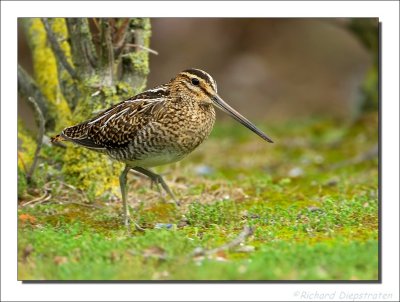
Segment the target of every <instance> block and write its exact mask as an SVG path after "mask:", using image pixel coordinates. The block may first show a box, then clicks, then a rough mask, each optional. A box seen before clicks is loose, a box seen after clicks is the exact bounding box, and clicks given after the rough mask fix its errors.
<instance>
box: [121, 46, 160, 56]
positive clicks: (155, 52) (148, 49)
mask: <svg viewBox="0 0 400 302" xmlns="http://www.w3.org/2000/svg"><path fill="white" fill-rule="evenodd" d="M125 46H127V47H137V48H140V49H143V50H145V51H148V52H150V53H152V54H155V55H156V56H157V55H158V51H156V50H154V49H151V48H148V47H146V46H143V45H139V44H132V43H127V44H125Z"/></svg>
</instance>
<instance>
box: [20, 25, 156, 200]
mask: <svg viewBox="0 0 400 302" xmlns="http://www.w3.org/2000/svg"><path fill="white" fill-rule="evenodd" d="M121 20H122V19H121ZM121 20H117V21H115V20H112V19H101V20H99V21H97V20H94V21H93V22H99V24H103V26H100V27H99V30H103V29H104V31H102V32H100V33H99V36H100V37H104V39H105V41H106V42H107V43H108V44H107V45H105V44H102V45H103V46H104V45H105V47H104V49H105V50H106V51H114V50H115V48H114V47H115V45H114V46H113V45H111V44H110V41H111V42H112V41H113V39H111V36H110V35H111V34H113V33H115V32H117V31H118V28H116V30H113V31H112V30H110V26H114V27H115V26H118V24H120V23H121V24H122V23H125V24H127V26H126V32H125V33H124V35H123V37H124V39H125V40H124V41H123V42H124V43H122V45H123V47H122V48H121V49H122V51H120V52H119V53H116V54H112V55H108V56H103V57H102V60H103V61H101V62H100V58H101V56H100V55H101V53H97V52H96V49H97V50H99V49H100V48H101V47H102V45H100V46H99V47H95V46H94V44H95V42H94V39H93V38H92V31H91V29H90V26H89V25H90V24H89V20H88V19H86V18H67V19H65V18H48V19H43V20H41V19H39V18H24V19H22V22H23V24H24V29H25V33H26V37H27V40H28V43H29V46H30V48H31V51H32V58H33V68H34V75H33V77H34V79H35V81H36V84H37V86H38V88H39V89H40V91H41V92H42V94H43V95H44V97H45V98H46V100H47V101H48V103H49V114H50V115H51V116H52V117H53V119H54V121H55V122H54V125H52V126H51V127H50V128H47V130H48V131H50V132H49V133H48V134H49V135H54V134H56V133H59V132H60V131H61V130H62V129H64V128H66V127H68V126H71V125H74V124H77V123H80V122H83V121H85V120H87V119H89V118H91V117H93V116H94V115H95V114H97V113H99V112H101V111H103V110H105V109H107V108H108V107H109V106H111V105H114V104H116V103H118V102H120V101H122V100H123V99H125V98H127V97H130V96H132V95H134V94H136V93H138V92H141V91H142V90H143V89H144V88H145V86H146V79H147V75H148V74H149V62H148V60H149V54H148V51H146V48H148V47H149V43H150V35H151V26H150V19H148V18H133V19H130V20H128V19H124V20H122V21H123V22H121ZM128 21H129V22H128ZM44 22H48V25H49V26H47V27H46V28H45V26H44V24H47V23H44ZM49 27H50V28H51V31H52V33H53V34H54V35H53V36H55V37H56V40H57V41H55V42H54V41H50V42H53V44H51V43H49V37H48V35H47V34H46V29H47V30H49ZM121 28H122V27H121ZM114 29H115V28H114ZM53 40H54V39H53ZM54 43H58V45H59V47H57V48H58V49H61V51H62V53H61V54H60V53H57V51H55V50H54ZM132 45H136V46H135V47H134V48H133V47H132ZM52 46H53V49H52ZM103 54H104V53H103ZM60 55H61V56H65V58H66V61H67V62H68V64H70V65H71V66H72V67H73V68H74V69H75V71H76V75H77V77H76V78H73V77H72V76H71V73H69V72H68V71H67V70H66V68H65V64H64V65H63V64H61V62H60ZM107 58H108V59H110V60H111V61H109V62H107ZM64 62H65V60H64ZM67 67H68V66H67ZM109 67H110V68H109ZM104 68H109V69H107V72H104ZM110 73H111V74H110ZM121 168H122V164H120V163H116V162H112V161H111V160H110V159H109V158H108V157H106V156H105V155H102V154H98V153H96V152H93V151H90V150H87V149H85V148H82V147H78V146H75V145H72V144H68V146H67V148H66V149H65V151H64V154H63V166H62V171H63V175H64V178H65V179H64V180H65V181H67V182H68V183H70V184H72V185H74V186H76V187H77V188H80V189H83V190H86V191H89V192H90V196H93V197H98V196H102V195H107V194H108V193H109V192H113V193H118V192H119V185H118V175H119V173H120V172H121V170H120V169H121Z"/></svg>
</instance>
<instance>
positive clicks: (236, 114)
mask: <svg viewBox="0 0 400 302" xmlns="http://www.w3.org/2000/svg"><path fill="white" fill-rule="evenodd" d="M213 100H214V103H215V105H216V106H217V107H218V108H220V109H221V110H223V111H225V112H226V113H228V114H229V115H230V116H231V117H233V118H234V119H235V120H237V121H238V122H239V123H241V124H242V125H243V126H245V127H247V128H248V129H250V130H251V131H253V132H254V133H256V134H257V135H258V136H260V137H261V138H262V139H264V140H266V141H267V142H269V143H273V141H272V139H270V138H269V137H268V135H266V134H265V133H264V132H262V131H261V130H260V129H258V128H257V127H256V126H255V125H254V124H253V123H252V122H250V121H249V120H248V119H247V118H245V117H244V116H243V115H241V114H240V113H239V112H237V111H236V110H235V109H233V108H232V107H231V106H229V105H228V104H227V103H225V102H224V100H223V99H221V98H220V97H219V96H218V95H216V96H214V99H213Z"/></svg>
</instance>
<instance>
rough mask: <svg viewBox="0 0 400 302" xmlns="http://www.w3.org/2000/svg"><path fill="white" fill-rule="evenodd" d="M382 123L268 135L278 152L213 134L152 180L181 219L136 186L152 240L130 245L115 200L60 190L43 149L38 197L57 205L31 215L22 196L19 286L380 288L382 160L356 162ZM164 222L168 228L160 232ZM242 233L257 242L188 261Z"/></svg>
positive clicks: (372, 120) (139, 212)
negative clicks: (308, 283) (337, 284)
mask: <svg viewBox="0 0 400 302" xmlns="http://www.w3.org/2000/svg"><path fill="white" fill-rule="evenodd" d="M377 123H378V121H377V115H376V114H369V115H366V116H364V117H362V118H361V119H359V120H358V121H357V122H355V123H353V124H352V125H343V123H340V122H335V121H326V120H317V119H313V120H307V121H296V122H294V121H293V122H291V123H286V124H285V125H268V126H267V125H265V126H264V127H262V128H263V129H268V131H266V132H267V133H268V134H270V135H271V136H272V137H273V138H274V140H275V141H276V142H275V144H267V143H265V142H263V141H262V140H260V139H259V138H257V137H256V136H255V135H254V134H252V133H251V132H249V131H248V130H246V129H243V127H241V126H240V125H238V124H236V123H235V124H234V123H226V124H225V123H223V122H221V123H217V126H216V128H215V129H214V132H213V134H212V136H211V137H210V139H209V140H208V141H207V142H206V143H205V144H203V145H202V146H201V147H200V148H199V149H198V150H196V151H195V152H194V153H193V154H192V155H190V156H189V157H188V158H187V159H185V160H184V161H182V162H180V163H178V164H174V165H169V166H165V167H160V168H158V169H157V171H158V172H160V173H162V174H163V175H164V176H165V179H166V180H167V182H168V183H169V185H170V187H171V189H172V190H173V191H174V192H175V193H176V195H177V197H178V198H179V199H180V200H181V202H182V206H181V207H180V208H179V209H177V208H175V207H174V206H173V205H172V204H168V203H164V202H162V201H160V196H159V194H158V192H157V190H156V189H155V188H151V186H150V183H149V181H148V180H147V179H144V178H142V177H139V176H136V175H135V174H131V175H130V176H129V178H130V187H129V200H130V205H131V212H132V214H133V217H134V218H136V219H137V220H138V222H139V223H140V224H141V225H142V226H144V227H145V228H146V229H147V230H146V232H144V233H141V232H133V233H132V235H131V236H128V235H127V234H126V231H125V228H124V226H123V225H122V217H121V210H122V206H121V202H120V200H119V196H117V197H113V196H108V197H105V198H103V199H102V200H100V199H95V200H92V201H90V202H88V199H90V196H89V198H88V194H85V193H83V192H79V191H77V190H75V189H74V188H73V187H69V186H67V185H65V184H63V183H62V182H61V181H58V179H60V177H61V173H60V172H58V170H57V169H56V168H54V167H57V161H58V160H60V159H57V157H56V156H53V157H52V156H50V154H51V152H54V151H52V149H54V147H45V149H44V150H43V152H42V153H43V155H42V157H44V158H48V159H49V158H51V161H50V164H46V165H43V164H42V165H40V166H39V167H38V171H36V174H35V175H36V179H37V188H36V191H35V189H31V195H34V193H35V192H37V195H40V194H41V190H43V188H44V187H45V188H48V189H49V192H50V193H51V198H50V199H49V200H46V201H45V202H42V203H41V202H33V203H31V204H30V205H27V206H24V204H25V203H26V202H27V201H28V200H29V199H33V196H29V195H27V194H26V195H25V196H20V201H19V202H20V206H19V210H18V218H19V228H18V253H19V254H18V259H19V261H18V277H19V279H20V280H377V279H378V159H377V157H372V158H368V157H365V158H360V157H359V158H358V159H356V160H354V159H355V158H357V156H359V155H362V154H365V152H367V151H368V150H370V149H371V148H373V147H374V145H376V144H377V138H378V128H377ZM46 148H47V149H46ZM99 156H102V155H99ZM51 167H53V168H51ZM50 168H51V169H50ZM49 169H50V170H49ZM49 171H50V173H49ZM57 173H59V174H57ZM45 175H46V176H45ZM49 175H50V176H49ZM115 178H116V179H117V178H118V175H115ZM50 181H51V182H50ZM160 223H166V224H172V225H173V227H172V228H171V229H157V228H155V226H156V225H157V224H160ZM246 225H250V226H252V227H253V228H254V233H253V235H251V236H250V237H248V238H247V240H246V241H245V242H244V243H243V244H242V245H239V246H236V247H234V248H232V249H230V250H226V251H219V252H218V253H215V254H213V255H211V256H209V257H204V256H197V257H193V251H194V250H195V249H196V248H199V247H201V248H203V249H213V248H215V247H219V246H222V245H223V244H225V243H227V242H230V241H232V240H233V239H234V238H236V237H237V235H238V234H239V233H240V232H241V231H242V229H243V228H244V226H246Z"/></svg>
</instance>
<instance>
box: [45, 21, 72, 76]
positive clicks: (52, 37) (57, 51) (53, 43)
mask: <svg viewBox="0 0 400 302" xmlns="http://www.w3.org/2000/svg"><path fill="white" fill-rule="evenodd" d="M42 23H43V25H44V28H45V29H46V32H47V38H48V40H49V42H50V45H51V49H52V50H53V52H54V54H55V55H56V57H57V58H58V61H59V62H60V63H61V64H62V65H63V67H64V68H65V70H66V71H68V73H69V74H70V75H71V77H72V78H73V79H78V74H77V72H76V70H75V69H74V68H73V67H72V65H71V64H70V63H69V62H68V60H67V57H66V56H65V54H64V52H63V50H62V49H61V46H60V44H59V43H58V40H57V37H56V35H55V34H54V32H53V30H52V29H51V27H50V24H49V22H48V20H47V18H42Z"/></svg>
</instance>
